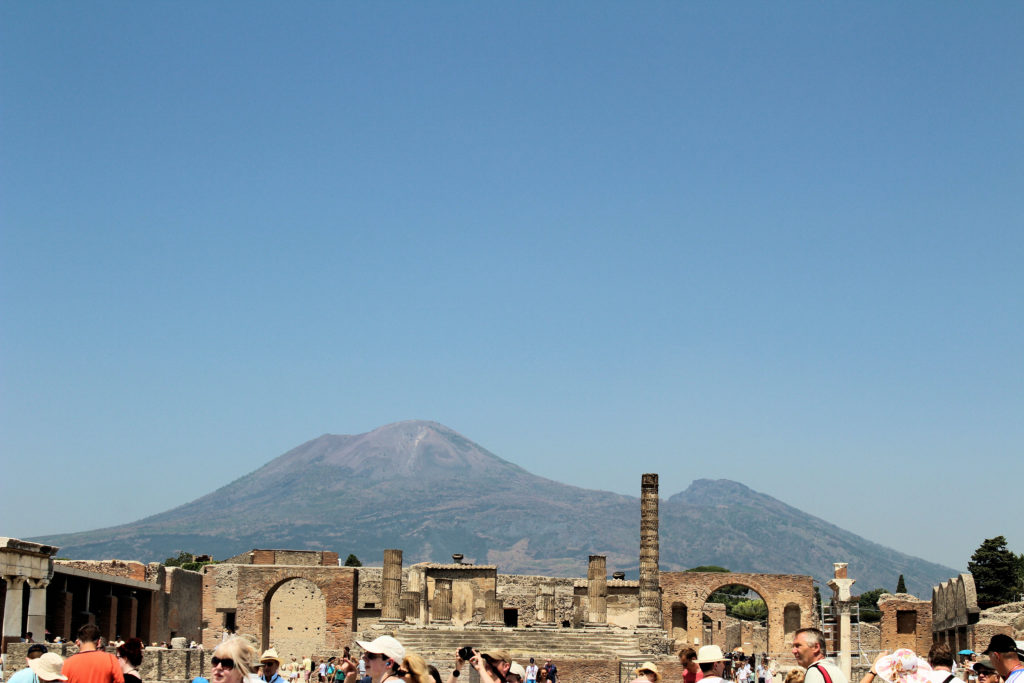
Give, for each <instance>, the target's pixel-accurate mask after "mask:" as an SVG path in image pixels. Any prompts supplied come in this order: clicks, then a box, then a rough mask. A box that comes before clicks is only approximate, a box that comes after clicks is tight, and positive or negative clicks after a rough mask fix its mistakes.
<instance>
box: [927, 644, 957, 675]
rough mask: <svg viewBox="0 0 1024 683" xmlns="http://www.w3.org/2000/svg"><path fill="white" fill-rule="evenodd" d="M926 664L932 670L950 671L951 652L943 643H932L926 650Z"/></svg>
mask: <svg viewBox="0 0 1024 683" xmlns="http://www.w3.org/2000/svg"><path fill="white" fill-rule="evenodd" d="M928 663H929V664H931V666H932V669H933V670H943V671H951V670H952V669H953V650H952V649H950V647H949V645H946V644H945V643H941V642H937V643H934V644H933V645H932V647H931V649H930V650H928Z"/></svg>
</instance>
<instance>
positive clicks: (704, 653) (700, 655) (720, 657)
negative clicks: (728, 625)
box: [697, 645, 728, 676]
mask: <svg viewBox="0 0 1024 683" xmlns="http://www.w3.org/2000/svg"><path fill="white" fill-rule="evenodd" d="M726 659H728V658H727V657H726V656H725V654H724V653H723V652H722V648H720V647H718V646H717V645H705V646H704V647H702V648H701V649H699V650H697V666H699V667H700V670H701V671H702V672H703V673H704V675H705V676H721V675H722V672H723V671H724V670H725V661H726Z"/></svg>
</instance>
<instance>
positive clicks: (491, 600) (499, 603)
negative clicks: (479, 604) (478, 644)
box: [484, 591, 505, 626]
mask: <svg viewBox="0 0 1024 683" xmlns="http://www.w3.org/2000/svg"><path fill="white" fill-rule="evenodd" d="M484 624H486V625H488V626H504V625H505V603H504V601H503V600H499V599H498V597H497V595H496V594H495V592H494V591H487V592H486V593H485V594H484Z"/></svg>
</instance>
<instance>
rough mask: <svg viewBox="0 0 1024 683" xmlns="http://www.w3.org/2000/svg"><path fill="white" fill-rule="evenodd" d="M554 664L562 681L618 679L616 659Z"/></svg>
mask: <svg viewBox="0 0 1024 683" xmlns="http://www.w3.org/2000/svg"><path fill="white" fill-rule="evenodd" d="M540 664H543V662H540V663H539V664H538V665H540ZM554 664H555V666H557V667H558V680H559V681H561V682H562V683H614V682H616V681H618V680H619V661H618V660H617V659H589V660H583V659H576V660H567V661H562V660H558V661H555V662H554ZM659 669H660V667H659ZM662 680H664V678H663V679H662Z"/></svg>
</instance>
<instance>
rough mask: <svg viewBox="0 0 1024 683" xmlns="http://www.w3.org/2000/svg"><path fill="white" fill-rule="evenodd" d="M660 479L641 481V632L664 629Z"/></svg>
mask: <svg viewBox="0 0 1024 683" xmlns="http://www.w3.org/2000/svg"><path fill="white" fill-rule="evenodd" d="M658 561H659V546H658V475H657V474H644V475H643V476H642V477H641V479H640V582H639V583H640V591H639V592H640V618H639V624H638V626H640V627H641V628H664V625H663V623H662V615H661V586H660V576H659V569H658Z"/></svg>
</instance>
